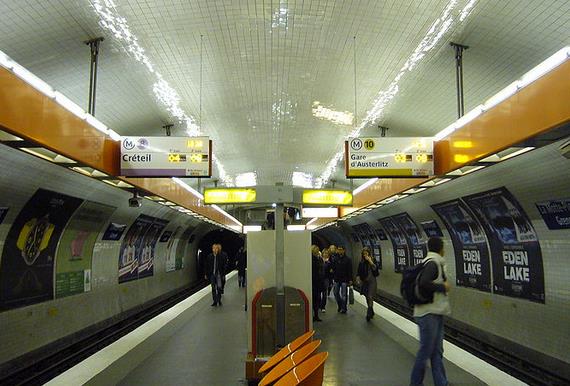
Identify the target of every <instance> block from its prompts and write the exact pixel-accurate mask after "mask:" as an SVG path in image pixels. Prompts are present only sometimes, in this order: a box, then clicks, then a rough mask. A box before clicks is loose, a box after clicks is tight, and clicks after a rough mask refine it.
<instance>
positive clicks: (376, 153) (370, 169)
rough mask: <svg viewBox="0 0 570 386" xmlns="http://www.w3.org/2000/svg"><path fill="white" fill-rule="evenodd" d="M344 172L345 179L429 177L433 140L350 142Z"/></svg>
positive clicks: (346, 152) (387, 139) (346, 150)
mask: <svg viewBox="0 0 570 386" xmlns="http://www.w3.org/2000/svg"><path fill="white" fill-rule="evenodd" d="M345 168H346V177H348V178H355V177H356V178H358V177H363V178H370V177H383V178H386V177H429V176H433V174H434V171H433V138H431V137H400V138H386V137H375V138H372V137H370V138H350V139H349V140H348V141H347V142H346V145H345Z"/></svg>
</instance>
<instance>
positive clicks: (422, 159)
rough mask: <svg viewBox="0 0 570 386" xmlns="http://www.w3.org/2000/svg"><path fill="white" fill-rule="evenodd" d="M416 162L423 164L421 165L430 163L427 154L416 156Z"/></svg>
mask: <svg viewBox="0 0 570 386" xmlns="http://www.w3.org/2000/svg"><path fill="white" fill-rule="evenodd" d="M416 161H418V162H421V163H426V162H428V155H427V154H418V155H416Z"/></svg>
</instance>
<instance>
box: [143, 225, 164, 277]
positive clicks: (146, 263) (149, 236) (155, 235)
mask: <svg viewBox="0 0 570 386" xmlns="http://www.w3.org/2000/svg"><path fill="white" fill-rule="evenodd" d="M152 220H153V221H152V224H150V227H149V228H148V229H147V231H146V233H145V235H144V236H143V241H142V249H141V253H140V254H139V255H138V260H139V264H138V278H139V279H141V278H143V277H148V276H152V275H153V274H154V256H155V254H154V253H155V249H156V243H157V242H158V239H159V238H160V234H161V233H162V231H163V230H164V228H165V227H166V225H167V224H168V221H166V220H161V219H159V218H154V217H152Z"/></svg>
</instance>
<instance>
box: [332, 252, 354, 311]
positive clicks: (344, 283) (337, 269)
mask: <svg viewBox="0 0 570 386" xmlns="http://www.w3.org/2000/svg"><path fill="white" fill-rule="evenodd" d="M337 252H338V253H337V257H336V259H335V260H333V263H332V264H333V272H334V281H335V283H334V297H335V299H336V304H337V305H338V310H337V311H338V312H340V313H341V314H346V311H347V304H348V287H349V286H351V285H352V261H351V260H350V259H349V258H348V256H346V254H345V250H344V247H338V249H337Z"/></svg>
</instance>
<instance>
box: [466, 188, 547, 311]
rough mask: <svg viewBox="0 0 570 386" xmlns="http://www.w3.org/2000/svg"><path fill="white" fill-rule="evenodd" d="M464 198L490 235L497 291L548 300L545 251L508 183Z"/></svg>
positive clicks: (524, 297) (518, 296) (495, 288)
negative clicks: (510, 190)
mask: <svg viewBox="0 0 570 386" xmlns="http://www.w3.org/2000/svg"><path fill="white" fill-rule="evenodd" d="M463 200H464V201H465V202H466V203H467V205H468V206H469V207H470V208H471V210H472V211H473V213H474V214H475V216H476V217H477V218H478V219H479V221H480V222H481V224H482V225H483V227H484V229H485V232H486V233H487V236H488V237H489V242H490V246H491V257H492V261H493V289H494V292H495V293H497V294H501V295H506V296H511V297H517V298H523V299H528V300H532V301H535V302H540V303H544V272H543V267H542V251H541V249H540V244H539V242H538V237H537V235H536V231H535V230H534V227H533V226H532V224H531V222H530V220H529V218H528V217H527V215H526V213H525V212H524V211H523V209H522V207H521V206H520V204H519V203H518V201H517V200H516V199H515V198H514V197H513V195H512V194H511V193H510V192H509V191H508V190H507V189H506V188H505V187H501V188H498V189H494V190H489V191H487V192H483V193H479V194H473V195H470V196H467V197H464V198H463Z"/></svg>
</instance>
